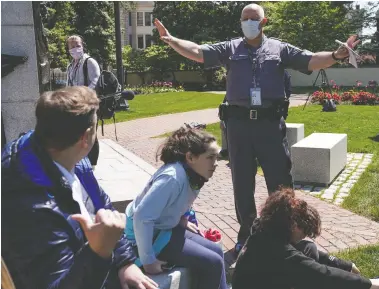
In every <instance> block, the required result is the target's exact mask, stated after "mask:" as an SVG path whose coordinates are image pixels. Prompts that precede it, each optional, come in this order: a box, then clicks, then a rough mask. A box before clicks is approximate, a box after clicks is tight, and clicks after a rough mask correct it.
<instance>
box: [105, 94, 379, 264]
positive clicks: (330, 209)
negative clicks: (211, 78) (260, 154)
mask: <svg viewBox="0 0 379 289" xmlns="http://www.w3.org/2000/svg"><path fill="white" fill-rule="evenodd" d="M302 103H304V101H303V100H301V99H299V98H297V99H296V98H295V99H294V104H295V105H301V104H302ZM191 121H196V122H202V123H207V124H210V123H215V122H218V121H219V119H218V116H217V109H206V110H201V111H192V112H185V113H178V114H170V115H163V116H157V117H151V118H145V119H137V120H132V121H128V122H124V123H118V124H117V132H118V134H117V135H118V139H119V141H118V143H119V144H120V145H121V146H123V147H124V148H126V149H128V150H130V151H131V152H133V153H135V154H136V155H138V156H139V157H141V158H142V159H144V160H145V161H147V162H148V163H150V164H151V165H153V166H154V167H156V168H158V167H159V166H160V165H161V163H160V162H156V161H155V153H156V151H157V148H158V146H159V145H160V144H161V143H162V139H159V138H153V137H155V136H157V135H161V134H164V133H167V132H170V131H173V130H175V129H177V128H178V127H179V126H180V125H182V124H183V123H185V122H191ZM104 130H105V136H104V138H110V139H113V140H115V138H114V128H113V124H111V125H108V126H105V128H104ZM99 136H100V134H99ZM100 137H101V136H100ZM297 195H298V196H300V197H301V198H303V199H305V200H306V201H307V202H308V203H310V204H312V205H313V206H315V207H316V208H317V209H318V210H319V212H320V214H321V217H322V226H323V232H322V235H321V236H320V237H319V238H317V240H316V242H317V244H318V246H319V248H320V249H321V250H325V251H328V252H336V251H338V250H342V249H346V248H350V247H355V246H358V245H365V244H374V243H377V242H378V240H379V224H378V223H376V222H373V221H371V220H368V219H366V218H364V217H361V216H358V215H355V214H353V213H351V212H349V211H347V210H344V209H342V208H340V207H338V206H335V205H333V204H329V203H326V202H323V201H321V200H319V199H317V198H315V197H312V196H309V195H305V194H303V193H301V192H298V193H297ZM255 198H256V203H257V208H258V209H259V208H260V207H261V206H262V204H263V202H264V201H265V199H266V198H267V188H266V184H265V180H264V177H262V176H258V175H257V176H256V194H255ZM194 208H195V210H196V212H197V217H198V219H199V222H200V225H201V226H202V227H205V228H208V227H212V228H218V229H219V230H220V231H222V232H223V245H224V250H225V252H226V254H225V261H226V262H227V264H228V265H231V264H233V263H234V258H233V254H232V253H231V250H232V249H233V247H234V244H235V242H236V239H237V232H238V228H239V225H238V223H237V220H236V216H235V211H234V198H233V187H232V180H231V173H230V169H229V167H228V162H227V161H220V162H219V166H218V168H217V170H216V173H215V174H214V176H213V178H212V179H211V180H210V181H209V182H208V183H206V185H205V186H204V188H203V189H202V190H201V193H200V196H199V198H198V199H197V200H196V202H195V205H194Z"/></svg>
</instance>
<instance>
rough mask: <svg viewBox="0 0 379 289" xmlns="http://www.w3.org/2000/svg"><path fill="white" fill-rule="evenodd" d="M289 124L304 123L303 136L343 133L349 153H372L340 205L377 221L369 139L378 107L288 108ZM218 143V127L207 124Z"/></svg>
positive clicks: (378, 153) (377, 153)
mask: <svg viewBox="0 0 379 289" xmlns="http://www.w3.org/2000/svg"><path fill="white" fill-rule="evenodd" d="M287 122H289V123H304V125H305V135H306V136H308V135H310V134H312V133H314V132H332V133H347V134H348V138H347V139H348V144H347V146H348V148H347V150H348V151H349V152H363V153H373V154H374V158H373V161H372V163H371V164H370V166H369V167H368V168H367V170H366V171H365V172H364V173H363V174H362V176H361V177H360V178H359V180H358V182H357V184H356V185H355V186H354V187H353V189H352V191H351V192H350V195H349V196H348V197H347V198H346V199H345V201H344V203H343V204H342V206H343V207H344V208H346V209H348V210H350V211H352V212H355V213H357V214H359V215H362V216H365V217H368V218H371V219H373V220H375V221H377V222H379V143H378V142H375V141H373V140H372V139H371V138H373V137H375V136H376V135H377V134H378V133H379V107H378V106H355V105H339V106H338V109H337V112H333V113H332V112H330V113H325V112H321V106H319V105H310V106H307V107H306V108H305V110H303V108H302V107H294V108H290V112H289V117H288V119H287ZM207 131H209V132H211V133H212V134H214V135H215V136H216V138H217V139H218V140H219V141H221V132H220V128H219V124H218V123H215V124H211V125H207Z"/></svg>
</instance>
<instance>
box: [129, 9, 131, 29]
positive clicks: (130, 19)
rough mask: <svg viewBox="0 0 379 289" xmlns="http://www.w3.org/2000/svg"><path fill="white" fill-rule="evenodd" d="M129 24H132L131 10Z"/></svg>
mask: <svg viewBox="0 0 379 289" xmlns="http://www.w3.org/2000/svg"><path fill="white" fill-rule="evenodd" d="M129 26H132V12H129Z"/></svg>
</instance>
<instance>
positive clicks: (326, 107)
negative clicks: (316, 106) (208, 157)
mask: <svg viewBox="0 0 379 289" xmlns="http://www.w3.org/2000/svg"><path fill="white" fill-rule="evenodd" d="M336 110H337V106H336V104H335V102H334V100H333V99H325V100H324V104H323V107H322V111H325V112H331V111H336Z"/></svg>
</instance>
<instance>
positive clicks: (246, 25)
mask: <svg viewBox="0 0 379 289" xmlns="http://www.w3.org/2000/svg"><path fill="white" fill-rule="evenodd" d="M260 23H261V21H259V20H255V21H253V20H250V19H248V20H245V21H242V22H241V28H242V32H243V34H244V35H245V37H246V38H247V39H254V38H256V37H257V36H258V34H259V32H261V30H260V29H259V24H260Z"/></svg>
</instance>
